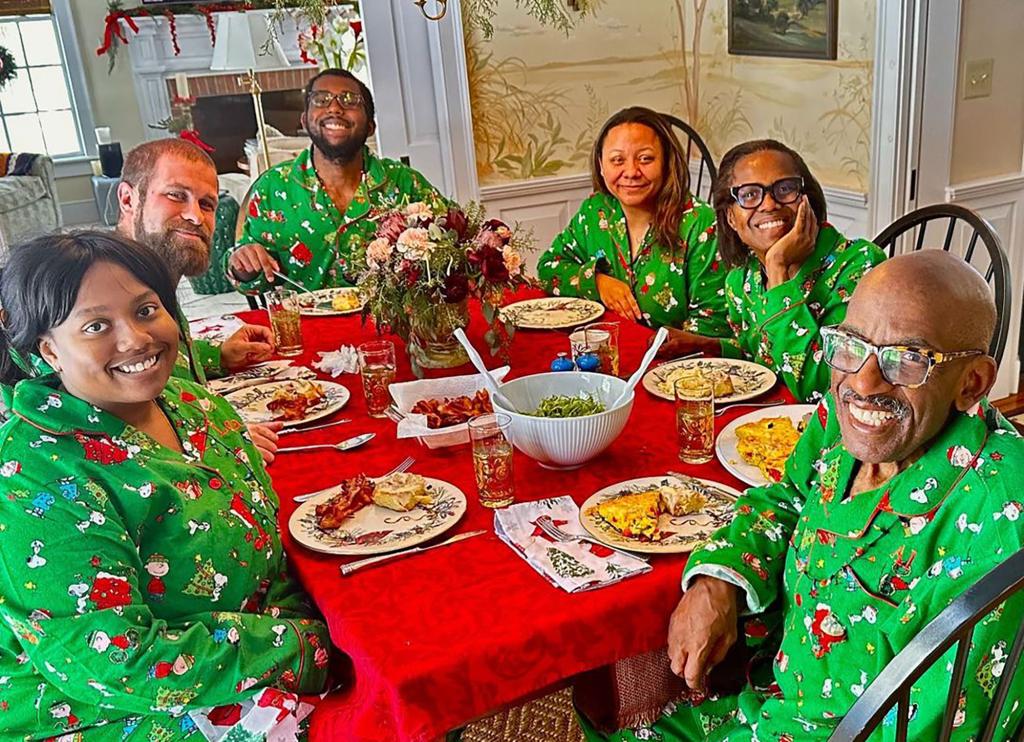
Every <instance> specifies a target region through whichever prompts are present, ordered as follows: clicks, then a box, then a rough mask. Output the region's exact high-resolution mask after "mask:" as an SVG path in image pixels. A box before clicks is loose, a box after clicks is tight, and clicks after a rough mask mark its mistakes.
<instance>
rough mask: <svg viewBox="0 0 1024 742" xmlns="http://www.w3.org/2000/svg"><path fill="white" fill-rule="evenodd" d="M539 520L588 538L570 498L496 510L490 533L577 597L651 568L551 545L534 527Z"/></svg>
mask: <svg viewBox="0 0 1024 742" xmlns="http://www.w3.org/2000/svg"><path fill="white" fill-rule="evenodd" d="M542 515H547V516H549V517H550V518H551V520H552V521H554V523H555V525H556V526H558V527H559V528H560V529H562V530H563V531H567V532H569V533H574V534H579V535H587V533H586V531H585V530H583V526H582V525H580V510H579V508H578V507H577V506H576V503H575V502H573V499H572V498H571V497H569V496H568V495H563V496H561V497H553V498H550V499H547V500H537V501H535V502H523V503H520V504H518V505H511V506H509V507H507V508H503V509H501V510H498V511H496V512H495V513H494V532H495V533H497V534H498V538H500V539H501V540H502V541H504V542H505V543H506V544H508V545H509V546H511V547H512V549H513V550H515V552H516V553H517V554H518V555H519V556H521V557H522V558H523V559H525V560H526V563H527V564H529V565H530V566H531V567H533V568H534V569H535V570H536V571H537V572H538V573H539V574H540V575H541V576H542V577H544V579H546V580H547V581H548V582H550V583H551V584H552V585H556V586H558V587H560V588H562V589H563V590H565V591H566V592H570V593H579V592H583V591H584V590H594V589H596V588H599V587H604V586H605V585H613V584H615V583H616V582H619V581H620V580H624V579H626V578H627V577H633V576H634V575H641V574H644V573H645V572H650V571H651V565H649V564H648V563H647V562H645V561H644V560H642V559H640V558H639V557H632V556H627V555H625V554H620V553H618V552H615V551H612V550H611V549H607V548H604V547H602V546H598V545H595V544H590V543H587V542H585V541H565V542H562V541H554V540H552V539H551V538H550V537H548V536H547V535H546V534H545V533H544V532H543V531H541V529H540V526H538V525H537V519H538V518H539V517H540V516H542Z"/></svg>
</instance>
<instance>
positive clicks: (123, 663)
mask: <svg viewBox="0 0 1024 742" xmlns="http://www.w3.org/2000/svg"><path fill="white" fill-rule="evenodd" d="M0 305H2V307H3V312H2V313H0V320H2V328H0V380H2V381H3V383H4V384H5V385H8V389H9V388H10V387H9V385H11V384H13V385H14V387H13V394H12V395H10V396H9V399H10V404H11V418H10V419H9V420H8V421H7V423H5V424H4V425H3V427H2V428H0V491H2V494H3V495H4V496H3V497H0V531H3V538H0V564H3V565H4V569H2V570H0V595H2V596H3V600H2V601H0V618H2V620H0V676H3V677H4V682H3V683H0V704H2V705H3V707H4V709H6V711H5V713H3V714H0V737H2V738H4V739H14V738H17V739H22V738H33V739H34V738H37V737H38V738H40V739H41V738H43V737H50V736H60V735H65V734H66V735H77V734H79V733H80V734H83V735H84V736H85V738H87V739H88V738H91V737H92V734H96V735H97V738H99V737H103V738H104V739H105V738H106V736H104V735H103V733H102V732H100V731H98V729H99V727H101V726H105V725H106V726H107V729H108V730H109V731H110V732H111V733H113V734H114V735H115V736H118V735H121V730H124V732H125V734H127V733H128V732H134V734H136V735H137V736H139V737H140V738H149V737H153V738H155V737H156V736H160V737H161V738H162V739H164V738H166V739H179V738H184V737H185V736H187V735H186V733H185V732H188V731H191V730H194V729H195V728H196V727H199V728H200V729H204V728H207V729H210V730H212V729H213V728H214V727H215V726H217V725H221V724H222V723H227V724H228V725H230V723H232V722H233V721H238V720H242V721H243V722H245V724H246V728H247V733H253V734H254V733H256V731H257V730H259V731H269V729H270V728H271V727H272V726H274V725H276V723H277V722H276V721H275V720H276V719H277V718H278V714H277V713H274V714H270V715H269V721H268V722H267V723H265V724H263V726H262V727H261V726H259V723H260V722H259V721H258V720H257V718H256V717H263V718H266V717H267V715H265V714H261V713H256V714H255V715H254V716H248V717H247V714H248V712H249V711H250V709H252V710H255V711H257V712H258V711H260V709H262V707H264V706H267V705H274V706H275V708H276V709H280V710H281V711H282V716H281V717H280V718H282V719H283V718H284V716H288V715H290V713H293V712H294V711H295V710H296V709H297V708H298V696H297V695H296V694H297V693H311V692H318V691H320V690H321V689H322V687H323V685H324V682H325V679H326V674H327V665H328V660H329V654H328V647H329V639H328V635H327V628H326V626H325V625H324V623H323V622H322V621H320V620H318V619H316V618H314V617H313V616H314V613H313V611H312V610H311V609H310V607H309V606H308V604H307V602H306V598H305V596H304V595H303V593H302V590H301V588H300V587H299V585H298V584H297V582H295V580H294V579H292V578H291V577H289V575H288V572H287V564H286V560H285V555H284V552H283V550H282V546H281V541H280V538H279V536H278V533H277V509H278V502H277V496H276V495H275V494H274V491H273V489H272V488H271V484H270V479H269V477H268V476H267V473H266V470H265V469H264V468H263V464H262V462H261V459H260V455H259V453H258V452H257V450H256V448H255V447H254V446H253V444H252V442H251V440H250V439H249V438H248V437H247V435H246V434H245V426H244V425H243V424H242V421H241V420H240V419H239V418H238V416H237V415H236V414H235V412H234V411H233V410H232V409H231V407H230V406H229V405H228V404H227V403H226V402H225V401H224V400H222V399H220V398H218V397H216V396H213V395H211V394H209V393H207V392H206V390H205V389H204V388H203V387H202V386H200V385H199V384H196V383H193V382H191V381H187V380H183V379H179V378H175V377H172V376H171V372H172V370H173V368H174V363H175V356H176V355H177V350H178V326H177V323H176V322H175V319H174V314H175V309H176V307H175V299H174V286H173V284H172V282H171V279H170V276H169V274H168V272H167V268H166V267H165V265H164V263H163V262H162V261H161V260H160V258H159V257H158V256H157V255H156V253H154V252H152V251H151V250H150V249H148V248H146V247H144V246H142V245H139V244H136V243H132V242H130V241H128V240H126V239H124V238H122V237H119V236H117V235H116V234H113V233H105V232H79V233H75V234H67V235H53V236H47V237H41V238H39V239H36V240H34V241H32V242H30V243H27V244H25V245H22V246H20V247H16V248H14V249H13V250H12V251H11V253H10V257H9V260H8V263H7V265H6V266H5V267H4V269H3V272H2V274H0ZM32 354H38V355H39V356H41V357H42V358H43V359H44V360H45V361H46V362H47V363H48V364H49V366H50V367H51V368H52V369H53V373H51V374H49V375H45V376H39V377H29V375H28V374H26V373H25V371H24V370H23V368H22V367H23V366H24V364H25V359H27V358H28V357H29V356H30V355H32ZM216 707H221V708H216ZM254 724H255V725H256V726H255V727H253V726H252V725H254ZM217 728H219V729H224V727H223V726H217ZM122 736H123V735H122ZM69 738H70V736H69ZM76 738H77V737H76Z"/></svg>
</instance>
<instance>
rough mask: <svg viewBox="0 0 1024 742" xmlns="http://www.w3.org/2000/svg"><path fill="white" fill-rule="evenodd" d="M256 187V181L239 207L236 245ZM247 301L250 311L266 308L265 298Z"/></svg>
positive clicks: (247, 296) (248, 296)
mask: <svg viewBox="0 0 1024 742" xmlns="http://www.w3.org/2000/svg"><path fill="white" fill-rule="evenodd" d="M255 185H256V181H253V183H252V185H250V186H249V190H247V191H246V192H245V198H243V199H242V203H240V204H239V205H238V220H237V221H236V222H235V244H236V245H237V244H238V241H239V240H240V239H242V229H243V227H245V217H246V216H247V215H248V214H249V200H250V199H251V198H252V189H253V186H255ZM245 300H246V301H247V302H248V303H249V309H260V308H261V307H265V304H264V302H263V297H262V296H260V297H259V299H258V300H257V297H255V296H250V295H249V294H245Z"/></svg>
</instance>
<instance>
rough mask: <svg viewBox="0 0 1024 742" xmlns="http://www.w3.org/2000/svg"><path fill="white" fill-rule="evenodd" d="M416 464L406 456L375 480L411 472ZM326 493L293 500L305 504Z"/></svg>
mask: <svg viewBox="0 0 1024 742" xmlns="http://www.w3.org/2000/svg"><path fill="white" fill-rule="evenodd" d="M415 463H416V459H414V458H413V457H412V456H406V457H405V459H404V460H403V461H402V463H400V464H399V465H398V466H396V467H395V468H394V469H392V470H391V471H389V472H388V473H387V474H381V475H380V476H379V477H375V478H376V479H383V478H384V477H390V476H391V475H392V474H398V473H400V472H403V471H409V469H411V468H412V465H413V464H415ZM324 491H325V490H319V491H318V492H310V493H308V494H305V495H296V496H295V497H293V498H292V499H293V500H295V502H305V501H306V500H311V499H313V498H314V497H316V496H317V495H320V494H322V493H323V492H324Z"/></svg>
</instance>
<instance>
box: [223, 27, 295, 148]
mask: <svg viewBox="0 0 1024 742" xmlns="http://www.w3.org/2000/svg"><path fill="white" fill-rule="evenodd" d="M288 66H289V63H288V58H287V57H286V56H285V54H284V50H283V49H282V48H281V44H280V43H278V41H277V38H276V36H275V35H274V34H273V33H272V32H271V30H270V25H269V19H268V17H267V15H266V14H265V13H260V12H258V11H252V10H250V11H241V12H231V13H218V14H217V43H216V44H214V46H213V62H212V63H211V64H210V69H211V70H222V71H227V70H246V74H245V75H243V76H242V77H239V78H238V84H239V85H240V86H242V87H248V88H249V92H250V93H251V94H252V104H253V108H255V109H256V136H257V137H258V138H259V142H260V146H261V147H262V149H263V161H264V162H265V163H266V165H267V167H269V166H270V147H269V145H268V144H267V130H266V123H265V121H264V119H263V101H262V100H261V97H260V94H261V93H262V92H263V91H262V89H261V88H260V84H259V81H258V80H257V79H256V71H257V70H278V69H282V68H286V67H288Z"/></svg>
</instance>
